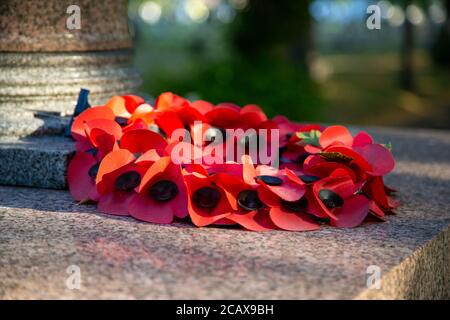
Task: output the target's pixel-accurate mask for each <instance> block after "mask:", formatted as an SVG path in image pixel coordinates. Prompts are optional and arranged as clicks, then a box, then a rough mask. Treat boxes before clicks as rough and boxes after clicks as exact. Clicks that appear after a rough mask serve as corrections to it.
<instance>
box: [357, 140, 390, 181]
mask: <svg viewBox="0 0 450 320" xmlns="http://www.w3.org/2000/svg"><path fill="white" fill-rule="evenodd" d="M358 151H359V153H360V154H361V155H362V156H363V157H364V159H366V160H367V162H368V163H369V164H370V165H371V166H372V170H370V171H368V172H369V173H370V174H372V175H374V176H384V175H386V174H388V173H389V172H391V171H392V170H393V169H394V166H395V161H394V158H393V157H392V154H391V152H390V151H389V150H388V149H386V148H385V147H383V146H382V145H380V144H369V145H366V146H364V147H362V148H360V149H358Z"/></svg>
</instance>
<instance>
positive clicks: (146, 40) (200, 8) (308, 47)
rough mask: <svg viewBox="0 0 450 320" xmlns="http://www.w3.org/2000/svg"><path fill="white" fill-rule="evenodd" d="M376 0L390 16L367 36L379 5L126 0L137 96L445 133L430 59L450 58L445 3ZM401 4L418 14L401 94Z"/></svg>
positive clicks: (332, 0)
mask: <svg viewBox="0 0 450 320" xmlns="http://www.w3.org/2000/svg"><path fill="white" fill-rule="evenodd" d="M382 2H383V3H384V5H385V9H386V8H387V9H386V10H388V9H389V8H390V9H389V10H391V9H395V14H393V12H394V11H392V10H391V11H390V14H391V15H389V12H385V14H386V16H385V17H384V18H383V20H382V28H381V29H380V30H368V29H367V28H366V18H367V14H366V8H367V5H368V4H373V3H381V2H378V1H375V0H373V1H372V0H302V1H300V0H278V1H273V0H130V13H129V15H130V22H131V25H132V30H133V31H134V35H135V43H136V46H135V47H136V66H137V68H138V69H140V70H141V71H142V73H143V75H144V85H143V87H142V90H143V91H144V92H146V93H148V94H150V95H151V96H153V97H155V96H157V95H159V94H160V93H161V92H164V91H172V92H175V93H177V94H180V95H183V96H187V97H188V98H189V99H192V100H195V99H205V100H209V101H211V102H213V103H220V102H233V103H236V104H239V105H245V104H249V103H255V104H259V105H261V106H262V107H263V108H264V109H265V110H266V111H267V113H268V114H269V115H270V116H273V115H275V114H284V115H287V116H289V117H290V118H292V119H295V120H300V121H305V122H306V121H315V120H318V121H325V122H334V123H338V122H343V123H360V124H383V125H404V126H408V125H413V126H428V127H439V128H446V127H450V123H449V121H448V110H450V96H449V94H448V85H447V84H448V83H449V82H450V74H449V73H448V71H447V70H448V69H445V68H440V67H436V66H434V65H433V64H432V63H431V60H430V55H429V53H430V50H429V49H430V48H431V49H432V50H431V52H433V56H434V58H435V61H438V62H440V63H448V60H449V59H450V54H449V51H450V49H449V47H450V41H448V40H447V39H448V37H449V35H448V32H449V30H450V28H449V27H448V24H449V19H446V20H445V22H444V21H443V19H445V18H442V17H443V11H444V10H443V8H445V9H446V11H447V17H448V16H449V11H448V9H449V7H450V6H449V4H450V0H429V1H428V0H408V1H407V0H392V1H387V0H385V1H382ZM149 3H151V6H148V7H147V9H146V10H147V11H145V10H144V11H145V12H143V10H142V6H143V5H145V4H149ZM406 3H413V4H415V5H418V7H417V8H419V9H415V10H413V11H414V12H413V13H414V14H415V15H416V17H415V18H416V20H417V21H416V23H415V25H414V35H413V36H414V41H413V42H412V44H413V45H411V46H410V49H411V50H410V52H411V54H410V57H411V59H410V62H411V63H410V66H411V68H413V71H414V79H415V82H416V83H417V87H416V89H417V90H415V91H409V92H408V91H405V90H402V89H401V88H400V86H399V81H398V74H399V73H400V71H401V66H402V63H403V60H405V59H404V57H403V56H402V55H399V53H400V51H401V50H400V48H401V44H402V42H403V41H404V39H405V32H404V31H405V27H404V26H405V24H406V23H405V21H406V20H405V17H406V16H407V14H406V13H407V12H406V11H407V10H406V8H405V4H406ZM432 5H434V10H435V12H434V14H435V16H434V18H433V15H432V14H431V13H430V12H431V11H430V8H431V7H432ZM389 6H390V7H389ZM152 8H153V9H155V8H157V9H158V10H159V11H158V10H156V11H151V10H150V11H149V10H148V9H152ZM153 9H152V10H153ZM187 9H189V10H187ZM192 10H193V11H192ZM196 10H197V11H196ZM436 12H437V13H436ZM436 14H438V18H436ZM189 15H190V16H189ZM436 19H437V20H436ZM437 21H440V22H437ZM439 30H440V31H439ZM445 32H447V33H445ZM439 34H440V36H439V37H438V35H439ZM418 48H419V49H421V50H420V54H418V53H417V50H416V49H418ZM413 49H414V53H412V52H413ZM311 52H312V53H313V54H311ZM319 53H320V54H319ZM311 58H313V59H311ZM312 79H314V80H312Z"/></svg>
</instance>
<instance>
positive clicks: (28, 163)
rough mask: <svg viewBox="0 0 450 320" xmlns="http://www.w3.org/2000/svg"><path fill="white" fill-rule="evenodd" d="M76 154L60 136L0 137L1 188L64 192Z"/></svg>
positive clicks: (68, 142) (67, 140)
mask: <svg viewBox="0 0 450 320" xmlns="http://www.w3.org/2000/svg"><path fill="white" fill-rule="evenodd" d="M73 151H74V143H73V141H72V140H71V139H69V138H64V137H61V136H36V137H27V138H15V137H0V184H5V185H19V186H30V187H40V188H52V189H64V188H66V187H67V182H66V170H67V165H68V161H69V159H70V156H71V154H72V153H73Z"/></svg>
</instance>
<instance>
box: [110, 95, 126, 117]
mask: <svg viewBox="0 0 450 320" xmlns="http://www.w3.org/2000/svg"><path fill="white" fill-rule="evenodd" d="M105 107H107V108H109V109H110V110H111V111H112V112H113V113H114V115H115V116H116V117H123V118H129V117H130V116H131V114H130V113H129V112H128V110H127V108H126V106H125V99H124V98H122V97H120V96H114V97H112V98H111V99H109V101H108V102H107V103H106V104H105Z"/></svg>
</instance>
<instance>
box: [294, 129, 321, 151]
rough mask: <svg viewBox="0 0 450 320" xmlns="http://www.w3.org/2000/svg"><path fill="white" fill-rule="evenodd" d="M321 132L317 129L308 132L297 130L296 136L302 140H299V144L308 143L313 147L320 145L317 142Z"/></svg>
mask: <svg viewBox="0 0 450 320" xmlns="http://www.w3.org/2000/svg"><path fill="white" fill-rule="evenodd" d="M320 135H321V132H320V131H319V130H311V131H309V132H306V131H305V132H297V137H298V138H300V139H302V141H300V142H299V144H301V145H306V144H310V145H312V146H315V147H320V144H319V138H320Z"/></svg>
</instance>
